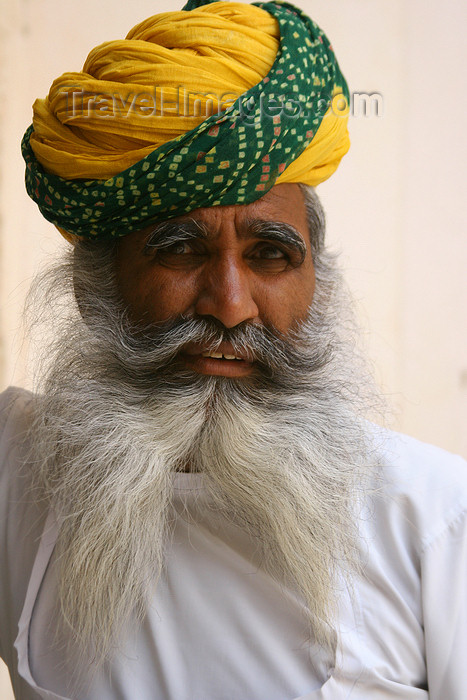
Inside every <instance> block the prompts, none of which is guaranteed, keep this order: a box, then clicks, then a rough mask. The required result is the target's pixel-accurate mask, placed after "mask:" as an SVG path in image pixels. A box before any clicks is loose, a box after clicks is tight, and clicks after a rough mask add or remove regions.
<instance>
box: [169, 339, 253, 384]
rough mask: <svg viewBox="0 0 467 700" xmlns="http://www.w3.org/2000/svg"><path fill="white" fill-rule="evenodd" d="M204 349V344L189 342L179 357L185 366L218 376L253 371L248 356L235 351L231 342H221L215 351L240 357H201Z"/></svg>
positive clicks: (236, 375)
mask: <svg viewBox="0 0 467 700" xmlns="http://www.w3.org/2000/svg"><path fill="white" fill-rule="evenodd" d="M206 351H207V348H206V346H203V345H199V344H197V343H189V344H188V345H187V346H186V347H185V348H184V350H183V352H182V353H181V357H182V359H183V360H184V362H185V364H186V366H187V367H188V368H189V369H192V370H194V371H195V372H198V374H206V375H211V376H218V377H247V376H248V375H249V374H251V372H252V371H253V367H254V362H253V361H252V360H251V359H249V358H248V356H247V354H246V353H245V352H240V353H239V352H236V351H235V350H234V349H233V346H232V345H231V343H227V342H222V343H221V344H220V345H219V347H217V348H216V350H215V352H219V353H222V354H223V355H235V356H236V357H240V358H241V359H239V360H225V359H216V358H213V357H203V354H202V353H204V352H206Z"/></svg>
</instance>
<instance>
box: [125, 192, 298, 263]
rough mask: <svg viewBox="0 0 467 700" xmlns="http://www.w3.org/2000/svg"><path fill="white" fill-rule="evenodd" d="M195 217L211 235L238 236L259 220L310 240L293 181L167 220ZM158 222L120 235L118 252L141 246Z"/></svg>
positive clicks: (175, 221) (241, 235) (250, 228)
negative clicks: (239, 200) (256, 195)
mask: <svg viewBox="0 0 467 700" xmlns="http://www.w3.org/2000/svg"><path fill="white" fill-rule="evenodd" d="M187 221H196V222H198V223H200V224H202V226H203V229H205V230H206V232H208V233H209V235H210V237H213V238H216V237H217V236H218V235H220V234H221V233H222V232H224V231H226V232H231V233H232V234H233V233H235V235H236V236H238V237H240V238H244V237H249V236H250V235H252V224H254V223H257V222H258V221H265V222H268V221H271V222H276V223H284V224H287V225H288V226H291V227H293V228H294V229H295V230H296V231H297V233H298V234H299V235H300V236H301V238H303V240H304V241H305V243H306V244H307V245H308V243H309V235H308V221H307V214H306V207H305V200H304V197H303V193H302V191H301V189H300V187H299V185H296V184H292V183H291V184H288V183H287V184H281V185H275V186H274V187H272V188H271V189H270V190H269V192H267V193H266V194H265V195H264V196H263V197H261V198H260V199H258V200H257V201H256V202H252V203H251V204H236V205H229V206H216V207H205V208H200V209H194V210H193V211H191V212H190V213H189V214H186V215H185V216H182V217H176V218H173V219H169V220H168V223H171V222H173V224H174V225H176V224H177V222H180V223H182V222H187ZM159 225H160V224H150V225H149V226H146V227H145V228H144V229H141V230H140V231H135V232H133V233H130V234H128V235H127V236H123V237H122V238H121V239H120V240H119V241H118V248H119V251H120V253H123V252H124V251H125V250H129V249H130V248H133V246H136V247H141V246H144V244H145V242H146V240H147V239H148V237H149V236H150V235H151V233H152V232H153V231H154V230H155V229H156V228H157V227H158V226H159Z"/></svg>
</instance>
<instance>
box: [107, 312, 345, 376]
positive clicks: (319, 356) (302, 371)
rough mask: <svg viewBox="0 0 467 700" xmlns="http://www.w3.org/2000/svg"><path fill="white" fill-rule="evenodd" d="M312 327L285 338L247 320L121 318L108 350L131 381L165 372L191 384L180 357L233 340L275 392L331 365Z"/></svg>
mask: <svg viewBox="0 0 467 700" xmlns="http://www.w3.org/2000/svg"><path fill="white" fill-rule="evenodd" d="M312 325H313V324H310V322H309V320H308V321H305V322H303V323H301V324H298V325H297V326H296V328H294V330H292V331H291V332H290V333H289V334H288V335H287V336H285V335H284V334H283V333H282V332H281V331H279V330H278V329H277V328H276V327H274V326H273V325H270V324H261V325H260V324H257V323H251V322H248V321H247V322H244V323H241V324H239V325H238V326H235V327H234V328H226V327H225V326H223V325H222V324H221V323H220V322H218V321H217V320H216V319H213V318H187V317H186V316H184V315H179V316H177V317H175V318H172V319H170V320H167V321H164V322H161V323H158V324H152V325H148V326H145V327H144V328H141V327H137V326H135V325H133V324H131V322H130V321H129V320H122V321H121V323H120V324H118V331H117V332H115V331H114V332H113V333H112V342H111V343H110V344H107V347H108V348H109V347H110V348H111V355H112V358H113V361H114V362H115V369H116V370H117V369H118V370H120V372H121V370H122V369H123V370H124V372H125V373H126V374H127V375H128V377H129V378H131V380H132V381H136V382H139V380H142V381H147V380H148V379H149V378H152V381H154V375H155V373H157V374H159V375H160V374H161V373H163V375H164V377H166V378H167V379H168V378H171V379H174V378H176V377H179V378H180V379H181V380H184V381H186V380H187V379H188V378H190V377H191V378H193V375H194V373H193V371H191V370H188V369H187V368H185V365H184V363H183V362H182V360H181V357H180V355H181V353H182V352H183V350H184V349H185V347H186V346H187V345H188V344H190V343H195V344H198V345H201V346H203V347H205V348H206V350H207V351H209V352H215V351H216V350H217V349H218V348H219V346H220V345H221V343H223V342H228V343H230V344H231V345H232V347H233V349H234V352H235V353H236V354H239V355H241V354H242V355H244V356H247V357H248V359H249V360H251V361H253V362H254V363H255V368H256V370H257V372H256V375H257V377H260V378H261V379H263V380H265V381H272V382H274V384H275V387H276V388H279V385H281V386H282V387H283V388H286V386H287V385H288V384H290V382H291V381H293V384H294V386H295V387H296V380H297V378H299V377H305V376H306V375H308V374H309V373H310V372H312V371H313V370H315V371H316V370H319V369H320V368H321V367H323V366H324V365H326V363H327V362H328V360H329V356H330V353H331V348H329V347H327V346H326V347H324V348H323V344H322V343H312V342H310V333H312V332H313V328H312ZM113 327H114V328H115V324H113ZM102 329H103V324H102V323H100V324H99V328H95V329H94V330H95V332H96V334H97V335H100V334H101V332H102ZM105 369H106V372H107V373H108V372H109V369H111V367H109V365H107V366H106V368H105ZM120 376H121V375H120ZM196 377H197V378H199V375H196ZM219 379H220V380H222V379H223V378H217V380H219ZM201 381H203V378H201ZM204 381H206V378H205V377H204ZM226 381H231V380H226Z"/></svg>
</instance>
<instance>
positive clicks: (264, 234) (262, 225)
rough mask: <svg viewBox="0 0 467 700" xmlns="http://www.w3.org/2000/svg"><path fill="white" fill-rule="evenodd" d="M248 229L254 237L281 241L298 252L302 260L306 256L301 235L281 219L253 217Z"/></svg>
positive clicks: (305, 248) (304, 244)
mask: <svg viewBox="0 0 467 700" xmlns="http://www.w3.org/2000/svg"><path fill="white" fill-rule="evenodd" d="M248 231H249V233H250V234H251V235H252V236H253V237H254V238H261V240H265V241H274V242H276V243H282V244H283V245H285V246H286V247H287V248H293V249H294V250H295V251H296V252H298V253H300V256H301V258H302V261H303V260H304V259H305V257H306V253H307V247H306V243H305V241H304V240H303V237H302V236H301V235H300V233H299V232H298V231H297V229H296V228H295V227H294V226H291V225H290V224H286V223H284V222H283V221H268V220H264V219H254V220H252V221H249V222H248Z"/></svg>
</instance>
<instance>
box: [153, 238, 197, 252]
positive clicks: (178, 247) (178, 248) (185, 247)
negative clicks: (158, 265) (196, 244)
mask: <svg viewBox="0 0 467 700" xmlns="http://www.w3.org/2000/svg"><path fill="white" fill-rule="evenodd" d="M189 253H193V248H192V247H191V245H190V244H189V243H188V242H187V241H177V243H172V244H171V245H168V246H164V247H163V248H161V249H160V250H159V255H161V254H162V255H164V254H168V255H187V254H189Z"/></svg>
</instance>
